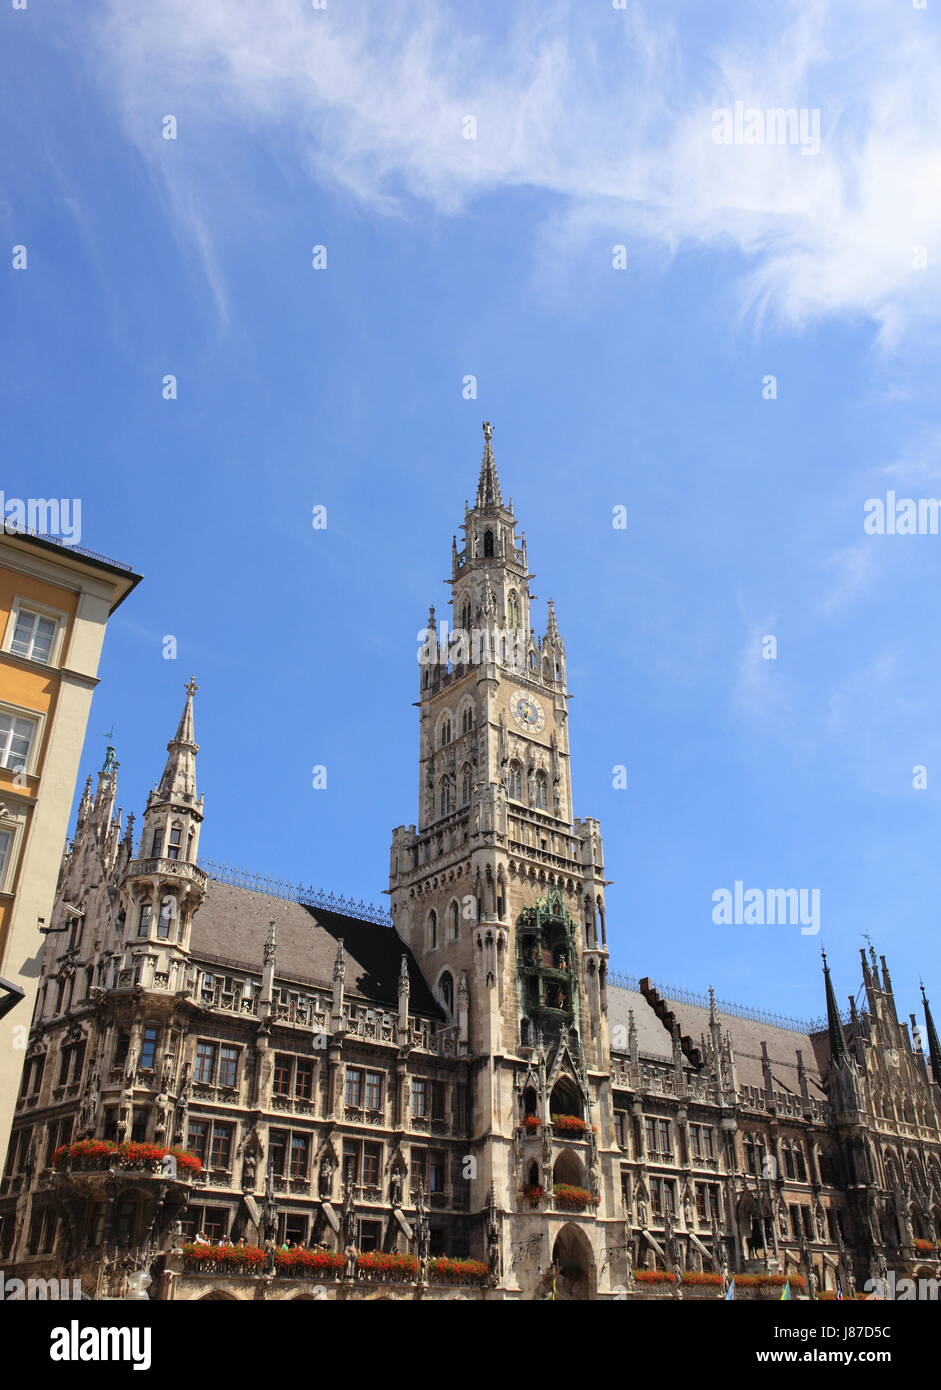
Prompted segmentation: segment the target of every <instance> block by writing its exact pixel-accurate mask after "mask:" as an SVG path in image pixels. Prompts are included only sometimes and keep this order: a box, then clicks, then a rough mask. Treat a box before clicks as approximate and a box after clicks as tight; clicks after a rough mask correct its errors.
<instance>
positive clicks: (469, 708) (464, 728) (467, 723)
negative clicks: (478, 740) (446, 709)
mask: <svg viewBox="0 0 941 1390" xmlns="http://www.w3.org/2000/svg"><path fill="white" fill-rule="evenodd" d="M473 727H474V706H473V705H465V706H464V709H463V712H462V714H461V733H462V734H469V733H470V731H471V729H472V728H473Z"/></svg>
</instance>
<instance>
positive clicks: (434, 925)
mask: <svg viewBox="0 0 941 1390" xmlns="http://www.w3.org/2000/svg"><path fill="white" fill-rule="evenodd" d="M428 949H429V950H430V951H436V950H437V949H438V914H437V912H435V910H434V908H432V909H431V911H430V912H429V914H428Z"/></svg>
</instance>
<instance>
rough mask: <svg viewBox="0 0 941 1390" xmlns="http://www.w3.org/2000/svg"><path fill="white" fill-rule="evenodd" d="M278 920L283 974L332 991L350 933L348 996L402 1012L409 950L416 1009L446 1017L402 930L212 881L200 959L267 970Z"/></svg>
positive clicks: (202, 913) (199, 929) (196, 936)
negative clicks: (271, 928)
mask: <svg viewBox="0 0 941 1390" xmlns="http://www.w3.org/2000/svg"><path fill="white" fill-rule="evenodd" d="M272 917H273V918H274V924H275V937H276V942H277V955H276V965H275V975H276V977H277V978H278V979H284V978H288V977H289V978H290V979H292V980H297V981H299V982H302V983H304V984H314V985H322V986H326V987H327V988H328V989H329V988H331V987H332V983H333V964H334V961H335V960H336V954H337V941H338V940H339V939H340V938H341V937H342V938H343V946H344V950H345V952H346V980H345V989H346V992H347V994H349V995H358V996H359V997H360V998H362V999H364V1000H367V1001H368V1002H369V1003H372V1004H377V1005H381V1006H382V1007H383V1008H386V1009H397V1008H398V998H399V989H398V982H399V969H400V966H401V962H402V957H403V955H404V956H405V957H406V958H407V960H408V974H409V983H410V996H409V1008H410V1009H411V1010H412V1012H413V1013H420V1014H428V1015H430V1016H431V1017H433V1018H440V1017H441V1016H442V1015H441V1010H440V1008H439V1007H438V1005H437V1004H436V1003H435V1000H434V997H433V995H432V993H431V991H430V989H429V988H428V985H427V983H426V982H425V979H424V976H423V975H422V973H421V970H420V969H419V967H418V964H417V962H416V961H415V958H414V957H413V955H412V953H411V951H410V950H409V948H408V946H407V945H406V943H405V942H404V941H403V940H402V938H401V937H400V936H399V934H398V932H397V931H396V930H395V928H394V927H391V926H382V925H381V924H379V923H376V922H366V921H363V920H362V919H361V918H359V917H346V916H344V915H343V914H342V913H339V912H328V911H326V910H325V909H324V908H320V907H308V906H306V905H305V904H304V903H299V902H293V901H291V900H290V899H285V898H275V897H272V896H270V895H269V894H267V893H258V892H255V891H254V890H252V889H249V888H238V887H236V886H234V885H233V884H230V883H220V882H219V881H218V880H217V879H210V881H209V885H208V889H207V892H206V897H205V900H204V901H203V903H202V906H201V907H200V908H199V910H198V911H197V913H196V915H195V917H194V918H193V934H192V939H191V950H192V954H193V958H194V959H195V960H199V959H200V958H206V959H209V958H212V963H213V964H218V963H219V962H220V961H225V962H226V963H228V964H230V965H233V966H241V967H242V968H244V969H248V970H253V971H255V972H256V973H260V972H261V968H262V960H263V956H264V945H265V939H266V937H267V935H268V923H269V921H270V919H271V918H272Z"/></svg>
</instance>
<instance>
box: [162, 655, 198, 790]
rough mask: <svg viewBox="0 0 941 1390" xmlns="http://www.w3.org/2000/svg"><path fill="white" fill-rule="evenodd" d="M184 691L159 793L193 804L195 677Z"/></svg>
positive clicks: (194, 780) (196, 744) (194, 776)
mask: <svg viewBox="0 0 941 1390" xmlns="http://www.w3.org/2000/svg"><path fill="white" fill-rule="evenodd" d="M184 689H185V690H186V700H185V701H184V704H183V711H182V713H181V714H180V722H179V724H178V725H177V729H176V733H175V734H174V735H173V737H172V738H171V740H170V742H169V743H168V744H167V753H168V754H169V757H168V758H167V763H166V767H165V768H164V770H163V776H162V777H161V779H160V786H159V788H158V791H159V794H160V796H161V797H166V798H171V797H173V798H177V797H178V798H180V799H182V800H187V801H192V800H195V798H196V754H197V753H198V752H199V744H198V743H197V742H196V724H195V720H194V718H193V696H194V695H195V694H196V691H197V690H198V689H199V687H198V686H197V684H196V678H195V677H194V676H190V678H189V680H188V681H187V682H186V685H185V686H184Z"/></svg>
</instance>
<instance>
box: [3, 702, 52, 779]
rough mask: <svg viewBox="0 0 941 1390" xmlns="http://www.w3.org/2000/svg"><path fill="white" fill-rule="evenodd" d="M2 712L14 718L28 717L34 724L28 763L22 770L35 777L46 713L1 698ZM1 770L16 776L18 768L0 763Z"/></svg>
mask: <svg viewBox="0 0 941 1390" xmlns="http://www.w3.org/2000/svg"><path fill="white" fill-rule="evenodd" d="M0 714H9V715H10V716H11V718H13V719H26V720H28V722H29V723H30V724H32V726H33V736H32V738H31V739H30V741H29V752H28V753H27V754H26V764H25V766H24V767H23V769H22V771H23V772H24V773H25V774H26V776H27V777H35V775H36V764H37V763H38V761H39V749H40V747H41V745H42V731H43V725H44V724H45V718H46V717H45V715H44V714H40V712H39V711H38V710H35V709H24V708H23V706H22V705H11V704H10V703H9V702H8V701H6V700H0ZM0 772H8V773H9V774H10V776H11V777H15V776H16V769H15V768H11V767H7V766H6V765H4V764H0Z"/></svg>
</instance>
